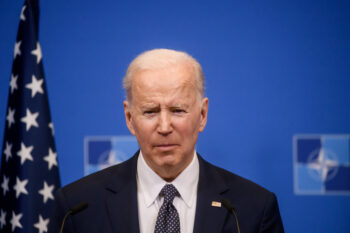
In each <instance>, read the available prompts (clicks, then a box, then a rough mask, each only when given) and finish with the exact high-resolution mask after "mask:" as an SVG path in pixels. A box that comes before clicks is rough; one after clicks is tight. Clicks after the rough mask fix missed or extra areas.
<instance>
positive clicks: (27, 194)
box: [0, 0, 60, 233]
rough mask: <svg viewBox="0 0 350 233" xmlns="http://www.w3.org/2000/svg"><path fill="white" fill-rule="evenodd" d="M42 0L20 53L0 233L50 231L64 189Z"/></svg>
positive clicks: (1, 177)
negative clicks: (43, 43)
mask: <svg viewBox="0 0 350 233" xmlns="http://www.w3.org/2000/svg"><path fill="white" fill-rule="evenodd" d="M38 23H39V8H38V1H37V0H26V1H25V3H24V5H23V8H22V12H21V16H20V23H19V29H18V34H17V39H16V44H15V49H14V57H13V59H14V60H13V66H12V75H11V81H10V90H9V97H8V106H7V116H6V122H5V124H6V126H5V135H4V141H3V149H2V151H1V152H2V156H1V157H2V160H1V170H0V182H1V183H0V185H1V186H0V187H1V189H0V232H2V233H7V232H26V233H30V232H35V233H37V232H39V233H43V232H47V227H48V224H49V217H50V214H51V208H52V205H53V200H54V195H53V192H54V191H55V190H56V189H57V188H58V187H59V186H60V181H59V175H58V166H57V154H56V148H55V144H54V138H53V133H54V132H53V125H52V122H51V117H50V112H49V104H48V97H47V89H46V84H45V81H44V72H43V65H42V54H41V48H40V44H39V42H38Z"/></svg>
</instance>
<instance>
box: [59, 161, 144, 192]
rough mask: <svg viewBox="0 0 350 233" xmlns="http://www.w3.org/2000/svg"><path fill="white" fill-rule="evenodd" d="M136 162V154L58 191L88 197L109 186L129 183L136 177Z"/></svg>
mask: <svg viewBox="0 0 350 233" xmlns="http://www.w3.org/2000/svg"><path fill="white" fill-rule="evenodd" d="M136 161H137V154H135V155H134V156H133V157H131V158H130V159H129V160H127V161H125V162H123V163H120V164H117V165H113V166H111V167H108V168H105V169H103V170H101V171H98V172H95V173H92V174H90V175H88V176H85V177H83V178H81V179H79V180H77V181H75V182H73V183H70V184H68V185H66V186H64V187H63V188H61V190H60V191H61V192H62V193H67V194H69V195H73V196H74V195H79V194H81V193H85V194H88V195H90V194H92V193H96V194H97V193H98V192H99V190H101V191H102V190H103V188H106V187H108V186H110V185H116V184H120V185H123V183H125V182H128V181H129V182H130V180H131V179H133V177H136Z"/></svg>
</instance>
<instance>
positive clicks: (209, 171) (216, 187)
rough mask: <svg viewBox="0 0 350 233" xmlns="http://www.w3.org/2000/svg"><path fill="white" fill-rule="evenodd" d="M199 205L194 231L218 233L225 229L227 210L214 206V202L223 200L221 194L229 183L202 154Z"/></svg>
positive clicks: (200, 160)
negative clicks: (226, 182)
mask: <svg viewBox="0 0 350 233" xmlns="http://www.w3.org/2000/svg"><path fill="white" fill-rule="evenodd" d="M198 159H199V182H198V192H197V207H196V217H195V223H194V229H193V232H194V233H206V232H208V233H218V232H221V231H222V229H223V225H224V223H225V219H226V217H227V213H228V212H227V210H226V209H225V208H224V207H223V206H222V207H215V206H212V202H213V201H214V202H215V201H216V202H221V199H222V196H221V194H222V193H224V192H225V191H227V190H228V187H227V185H226V184H225V182H224V181H223V179H222V178H221V177H220V175H219V174H218V173H217V171H216V170H215V169H213V167H212V166H211V165H209V164H208V163H207V162H205V161H204V160H203V159H202V158H201V157H200V156H198Z"/></svg>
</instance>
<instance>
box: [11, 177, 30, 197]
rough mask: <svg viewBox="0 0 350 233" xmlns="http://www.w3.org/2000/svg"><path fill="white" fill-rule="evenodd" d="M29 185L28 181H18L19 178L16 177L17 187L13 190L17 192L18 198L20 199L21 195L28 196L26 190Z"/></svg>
mask: <svg viewBox="0 0 350 233" xmlns="http://www.w3.org/2000/svg"><path fill="white" fill-rule="evenodd" d="M27 184H28V180H23V181H21V180H20V179H18V177H16V184H15V186H13V189H14V190H15V191H16V198H18V197H19V195H21V193H23V194H27V195H28V191H27V189H26V185H27Z"/></svg>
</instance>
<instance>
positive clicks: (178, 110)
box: [172, 108, 186, 114]
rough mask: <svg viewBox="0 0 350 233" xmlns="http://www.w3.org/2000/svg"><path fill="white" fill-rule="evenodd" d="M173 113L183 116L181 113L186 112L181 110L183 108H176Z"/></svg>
mask: <svg viewBox="0 0 350 233" xmlns="http://www.w3.org/2000/svg"><path fill="white" fill-rule="evenodd" d="M172 111H173V113H177V114H181V113H185V112H186V111H185V110H184V109H181V108H175V109H173V110H172Z"/></svg>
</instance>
